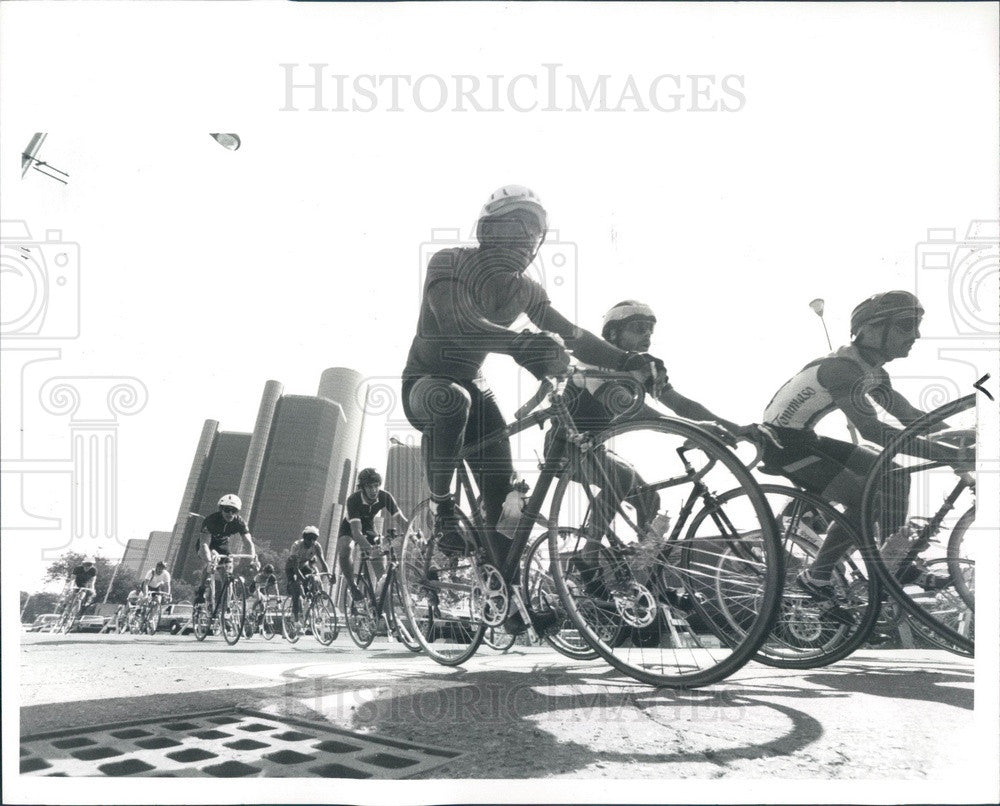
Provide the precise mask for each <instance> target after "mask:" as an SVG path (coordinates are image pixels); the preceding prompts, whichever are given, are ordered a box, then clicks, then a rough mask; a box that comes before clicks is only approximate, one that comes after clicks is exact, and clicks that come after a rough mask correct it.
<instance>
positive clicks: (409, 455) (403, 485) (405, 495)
mask: <svg viewBox="0 0 1000 806" xmlns="http://www.w3.org/2000/svg"><path fill="white" fill-rule="evenodd" d="M416 439H419V435H417V437H416ZM415 441H416V440H415V439H414V438H413V437H410V438H409V440H408V441H407V442H401V441H399V440H398V439H394V440H392V444H390V445H389V455H388V457H387V459H386V465H385V489H386V490H388V491H389V492H390V493H391V494H392V497H393V498H395V499H396V503H397V504H399V508H400V509H401V510H402V511H403V515H404V516H405V517H406V518H410V517H412V516H413V510H414V509H416V507H417V504H419V503H420V502H421V501H423V500H424V499H425V498H428V497H430V494H431V491H430V488H429V487H428V486H427V479H426V477H425V475H424V462H423V458H422V455H421V450H420V445H419V443H417V444H414V442H415Z"/></svg>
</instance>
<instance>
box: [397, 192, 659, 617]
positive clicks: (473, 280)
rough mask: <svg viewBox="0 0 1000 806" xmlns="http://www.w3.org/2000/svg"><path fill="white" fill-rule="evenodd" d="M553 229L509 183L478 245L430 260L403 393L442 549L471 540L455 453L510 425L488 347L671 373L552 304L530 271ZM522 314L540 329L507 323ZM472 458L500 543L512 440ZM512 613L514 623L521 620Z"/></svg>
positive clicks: (540, 359) (554, 365) (527, 360)
mask: <svg viewBox="0 0 1000 806" xmlns="http://www.w3.org/2000/svg"><path fill="white" fill-rule="evenodd" d="M547 229H548V219H547V215H546V212H545V208H544V207H543V206H542V203H541V201H540V200H539V198H538V196H537V195H536V194H535V193H534V192H533V191H531V190H530V189H528V188H526V187H523V186H520V185H507V186H505V187H502V188H500V189H499V190H497V191H496V192H495V193H493V194H492V195H491V196H490V198H489V199H488V200H487V202H486V204H485V205H484V206H483V209H482V212H481V213H480V216H479V221H478V223H477V226H476V237H477V240H478V241H479V246H477V247H474V248H450V249H443V250H441V251H440V252H437V253H436V254H435V255H434V256H433V257H432V258H431V260H430V263H429V265H428V267H427V276H426V279H425V281H424V289H423V298H422V300H421V304H420V314H419V319H418V323H417V332H416V335H415V336H414V338H413V342H412V345H411V347H410V352H409V356H408V358H407V361H406V367H405V369H404V370H403V390H402V391H403V395H402V397H403V408H404V411H405V413H406V416H407V419H409V421H410V422H411V423H412V424H413V426H414V427H415V428H416V429H417V430H419V431H421V432H422V433H423V438H424V448H425V450H424V456H425V462H426V472H427V480H428V484H429V486H430V490H431V501H432V508H433V509H434V510H435V516H436V517H435V521H436V522H435V531H436V532H437V533H438V535H439V542H438V546H439V547H440V548H441V549H442V550H443V551H446V552H447V551H453V552H461V551H462V550H463V549H464V547H465V545H464V541H463V539H462V536H461V534H460V532H459V529H458V525H457V522H456V519H455V514H454V512H455V510H454V502H453V501H452V498H451V494H450V489H451V480H452V477H453V475H454V471H455V461H456V457H457V455H458V453H459V451H460V450H461V449H462V447H463V446H464V445H467V444H470V443H472V442H475V441H478V440H480V439H481V438H482V437H484V436H486V435H487V434H489V433H491V432H493V431H494V430H496V429H498V428H503V427H504V426H505V425H506V423H505V421H504V418H503V415H502V414H501V413H500V409H499V407H498V406H497V404H496V400H495V399H494V397H493V393H492V392H491V391H490V388H489V386H488V385H487V383H486V380H485V378H484V377H483V374H482V365H483V362H484V360H485V359H486V356H487V355H488V354H490V353H503V354H505V355H509V356H510V357H511V358H513V359H514V360H515V361H516V362H517V363H518V364H520V365H521V366H522V367H524V368H525V369H527V370H528V371H529V372H531V373H532V374H533V375H534V376H535V377H536V378H544V377H549V376H553V375H559V374H562V373H564V372H565V370H566V368H567V366H568V365H569V356H568V355H567V353H566V350H565V349H564V344H565V346H566V347H569V348H571V349H572V350H573V351H574V354H575V355H576V357H577V358H579V359H580V360H581V361H585V362H587V363H589V364H592V365H594V366H599V367H607V368H609V369H613V370H625V371H636V372H640V373H642V376H643V379H644V380H645V381H648V382H649V384H650V385H651V386H653V385H658V384H659V383H660V382H662V381H663V380H664V379H665V378H666V372H665V371H664V369H663V363H662V362H660V361H658V360H657V359H654V358H653V357H652V356H649V355H645V354H641V353H638V352H628V351H625V350H620V349H619V348H617V347H615V346H614V345H611V344H609V343H608V342H606V341H604V340H603V339H600V338H598V337H597V336H595V335H594V334H592V333H590V332H588V331H586V330H583V329H582V328H579V327H577V326H576V325H574V324H573V323H572V322H570V321H569V320H568V319H566V318H565V317H564V316H563V315H562V314H561V313H559V312H558V311H556V310H555V309H554V308H553V307H552V305H551V303H550V302H549V298H548V295H547V294H546V293H545V289H544V288H543V287H542V286H541V285H539V284H538V283H537V282H535V281H534V280H532V279H530V278H529V277H527V276H526V275H525V271H526V270H527V268H528V266H530V265H531V262H532V261H533V260H534V258H535V255H536V254H537V253H538V250H539V248H540V247H541V245H542V242H543V241H544V239H545V234H546V231H547ZM521 314H526V315H527V316H528V318H529V319H530V320H531V322H532V324H533V325H534V326H535V327H536V328H537V329H538V330H539V331H540V332H529V331H524V332H522V333H517V332H515V331H513V330H511V329H510V325H511V324H512V323H513V322H514V320H515V319H516V318H517V317H518V316H520V315H521ZM468 464H469V467H470V469H471V470H472V473H473V475H474V476H475V477H476V481H477V483H478V485H479V489H480V491H481V493H482V496H483V505H484V509H485V513H486V526H487V528H488V529H489V530H490V533H489V539H491V540H493V541H496V545H497V548H498V550H499V551H500V552H501V553H502V552H503V551H505V548H504V546H505V544H506V541H505V539H504V538H503V537H502V536H501V535H499V533H497V532H496V529H495V526H496V523H497V521H498V520H499V518H500V516H501V513H502V511H503V503H504V499H505V498H506V497H507V494H508V493H509V492H510V489H511V486H510V485H511V482H510V479H511V478H512V476H513V473H514V467H513V461H512V459H511V453H510V445H509V444H508V443H507V442H506V441H504V440H501V441H499V442H494V443H493V444H491V445H489V446H487V447H486V448H485V449H484V450H483V451H482V452H481V454H480V455H476V456H471V457H469V459H468ZM516 620H517V619H512V623H511V624H510V625H509V627H508V629H514V630H517V629H523V628H524V625H517V624H514V623H513V622H514V621H516Z"/></svg>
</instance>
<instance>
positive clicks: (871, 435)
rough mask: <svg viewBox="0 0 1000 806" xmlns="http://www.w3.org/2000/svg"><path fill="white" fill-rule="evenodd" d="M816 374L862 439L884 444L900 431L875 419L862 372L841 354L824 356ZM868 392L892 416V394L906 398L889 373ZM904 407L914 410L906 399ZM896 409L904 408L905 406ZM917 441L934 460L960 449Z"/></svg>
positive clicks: (952, 458)
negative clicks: (889, 376) (836, 356)
mask: <svg viewBox="0 0 1000 806" xmlns="http://www.w3.org/2000/svg"><path fill="white" fill-rule="evenodd" d="M816 377H817V380H819V382H820V383H821V384H822V385H823V386H824V387H825V388H826V389H827V390H828V391H829V392H830V395H831V396H832V397H833V402H834V403H835V404H836V405H837V407H838V408H839V409H840V410H841V411H842V412H843V413H844V415H845V416H846V417H847V419H848V421H849V422H850V423H851V425H853V426H854V427H855V428H856V429H857V430H858V433H859V434H860V435H861V437H862V438H863V439H866V440H868V441H869V442H874V443H875V444H876V445H882V446H885V445H888V444H889V442H890V441H891V440H893V439H894V438H895V437H897V436H899V434H901V433H902V431H901V430H900V429H898V428H893V427H892V426H891V425H888V424H886V423H883V422H881V421H880V420H879V419H878V417H877V416H876V412H875V407H874V406H872V404H871V403H870V402H869V400H868V392H867V391H866V387H865V385H864V373H863V372H862V371H861V369H860V368H859V367H858V366H857V365H856V364H854V363H853V362H851V361H847V360H845V359H842V358H830V359H827V360H825V361H823V362H822V363H821V364H820V366H819V368H818V372H817V376H816ZM870 393H871V394H872V395H874V396H875V397H876V400H877V401H878V402H879V405H880V406H881V407H882V408H884V409H885V410H886V411H887V412H888V413H890V414H893V416H896V415H895V413H894V412H893V411H891V410H890V408H889V407H890V406H893V405H894V403H893V402H892V401H893V398H894V397H898V398H899V399H900V400H903V401H904V402H905V398H903V397H902V395H899V394H898V393H897V392H896V391H895V390H894V389H893V388H892V386H891V385H890V383H889V378H888V376H886V377H885V378H884V380H883V381H882V383H881V384H880V385H879V386H878V387H877V388H875V389H872V390H871V391H870ZM895 405H898V404H895ZM906 408H908V409H911V410H912V411H917V410H916V409H913V407H912V406H910V405H909V403H908V402H906ZM897 410H898V411H905V408H904V409H897ZM917 443H918V444H920V445H921V446H922V447H921V449H920V451H919V454H918V455H921V456H924V457H929V458H931V459H933V460H935V461H940V462H949V463H950V462H958V461H959V460H960V458H961V457H960V454H959V451H957V450H956V449H954V448H951V447H948V446H947V445H941V444H940V443H935V442H931V441H929V440H925V439H922V438H921V439H918V440H917Z"/></svg>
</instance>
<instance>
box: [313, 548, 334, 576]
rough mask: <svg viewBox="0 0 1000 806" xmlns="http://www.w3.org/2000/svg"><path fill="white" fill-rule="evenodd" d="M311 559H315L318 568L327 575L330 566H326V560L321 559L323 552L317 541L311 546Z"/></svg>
mask: <svg viewBox="0 0 1000 806" xmlns="http://www.w3.org/2000/svg"><path fill="white" fill-rule="evenodd" d="M313 557H315V558H316V561H317V562H318V563H319V564H320V567H321V568H322V569H323V573H324V574H329V573H330V566H328V565H327V564H326V560H325V559H324V558H323V552H322V551H321V550H320V547H319V542H318V541H317V542H316V543H315V544H314V545H313Z"/></svg>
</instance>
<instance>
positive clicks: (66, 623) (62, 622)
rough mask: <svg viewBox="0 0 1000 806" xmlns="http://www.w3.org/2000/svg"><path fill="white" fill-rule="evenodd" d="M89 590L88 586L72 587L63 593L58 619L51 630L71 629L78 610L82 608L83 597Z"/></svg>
mask: <svg viewBox="0 0 1000 806" xmlns="http://www.w3.org/2000/svg"><path fill="white" fill-rule="evenodd" d="M88 592H90V589H89V588H73V589H72V590H69V591H68V592H66V593H65V594H64V596H65V598H64V600H63V602H64V603H63V609H62V612H61V613H60V615H59V621H58V622H56V626H55V627H54V628H53V630H52V631H53V632H57V633H68V632H69V631H70V630H71V629H73V625H74V624H76V622H77V620H78V619H79V618H80V610H81V609H82V608H83V597H84V594H85V593H88Z"/></svg>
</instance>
